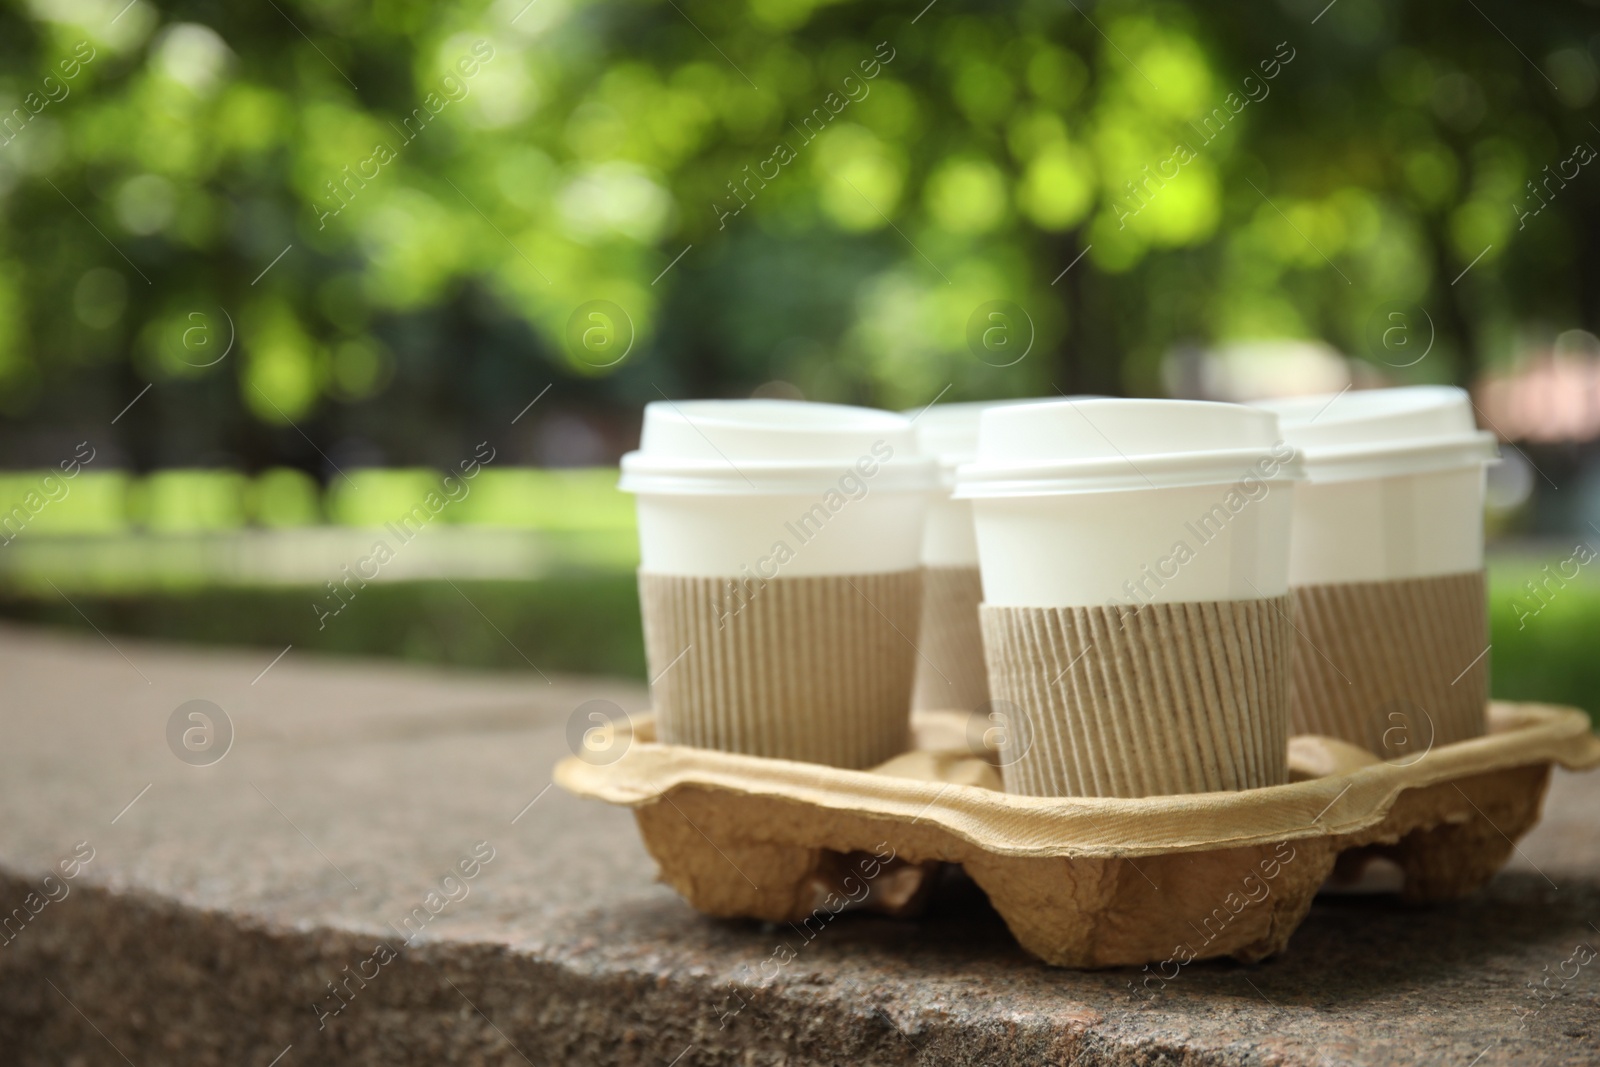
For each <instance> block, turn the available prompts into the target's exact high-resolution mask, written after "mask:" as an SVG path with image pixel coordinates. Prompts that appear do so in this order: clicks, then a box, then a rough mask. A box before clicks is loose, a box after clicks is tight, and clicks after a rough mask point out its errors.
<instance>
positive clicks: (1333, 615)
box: [1289, 570, 1489, 759]
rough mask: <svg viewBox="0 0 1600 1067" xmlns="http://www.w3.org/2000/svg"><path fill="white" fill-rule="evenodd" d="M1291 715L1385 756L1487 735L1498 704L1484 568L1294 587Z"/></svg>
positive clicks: (1301, 726) (1297, 722)
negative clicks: (1493, 700)
mask: <svg viewBox="0 0 1600 1067" xmlns="http://www.w3.org/2000/svg"><path fill="white" fill-rule="evenodd" d="M1292 595H1293V597H1294V617H1295V628H1296V629H1297V630H1298V631H1299V634H1298V635H1297V636H1296V638H1295V652H1294V667H1293V672H1294V685H1293V689H1292V692H1291V696H1290V702H1289V707H1290V716H1291V721H1292V723H1293V726H1294V732H1295V733H1297V734H1321V735H1323V736H1326V737H1336V738H1338V739H1339V740H1341V741H1348V742H1350V743H1351V744H1356V745H1360V746H1361V747H1363V748H1365V749H1367V750H1368V751H1371V752H1374V753H1376V754H1378V755H1380V756H1383V757H1385V758H1390V759H1394V758H1402V759H1406V758H1414V759H1420V758H1421V757H1422V756H1423V754H1425V753H1426V752H1427V751H1429V750H1430V749H1431V748H1433V747H1434V746H1436V745H1447V744H1450V743H1452V742H1455V741H1465V740H1467V739H1468V738H1473V737H1482V736H1483V732H1484V713H1485V710H1484V709H1485V708H1486V707H1487V706H1488V702H1489V657H1488V656H1486V655H1485V654H1484V653H1485V651H1486V650H1487V648H1488V644H1489V637H1488V621H1487V620H1488V607H1487V604H1486V600H1485V592H1484V572H1483V571H1481V570H1479V571H1471V572H1468V573H1465V574H1447V575H1443V576H1440V577H1432V578H1405V579H1400V580H1396V581H1382V582H1341V583H1338V584H1329V585H1305V586H1298V587H1296V588H1295V589H1293V590H1292Z"/></svg>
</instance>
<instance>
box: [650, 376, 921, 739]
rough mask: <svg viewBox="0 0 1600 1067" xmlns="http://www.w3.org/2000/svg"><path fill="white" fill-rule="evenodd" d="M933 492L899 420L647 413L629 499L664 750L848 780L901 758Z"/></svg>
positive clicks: (700, 404) (838, 412)
mask: <svg viewBox="0 0 1600 1067" xmlns="http://www.w3.org/2000/svg"><path fill="white" fill-rule="evenodd" d="M936 485H937V476H936V470H935V464H934V463H933V461H931V460H929V459H927V458H924V457H922V456H920V455H918V453H917V450H916V443H915V434H914V431H913V429H912V427H911V424H910V421H909V420H907V419H906V418H904V417H902V416H900V415H895V414H893V413H890V412H886V411H875V410H871V409H867V408H854V407H845V406H841V405H834V404H811V403H804V402H797V401H784V400H720V401H719V400H702V401H658V402H655V403H651V404H649V405H648V406H647V407H646V408H645V415H644V428H643V431H642V433H641V436H640V445H639V449H638V451H636V452H631V453H629V454H628V455H627V456H624V457H623V460H622V482H621V488H622V489H623V490H624V491H626V492H631V493H634V494H635V496H636V505H637V510H638V517H639V545H640V559H641V565H640V571H639V585H640V600H641V606H642V609H643V614H644V628H645V651H646V659H647V661H648V664H649V670H650V675H651V679H652V680H651V697H652V702H653V703H654V705H655V710H656V715H657V722H658V730H659V733H660V736H661V738H662V739H663V740H664V741H668V742H671V743H677V744H688V745H696V746H699V747H704V748H717V749H722V750H724V751H731V752H742V753H746V754H749V755H758V756H770V757H778V758H785V759H797V760H806V761H810V762H818V763H830V764H834V765H836V766H845V767H866V766H871V765H873V764H875V763H880V762H882V761H883V760H886V759H889V758H890V757H892V756H894V755H896V754H898V753H899V752H901V751H904V749H905V748H906V746H907V743H908V730H909V726H908V722H909V709H910V697H911V684H912V678H913V672H914V661H915V659H916V655H917V653H916V646H915V642H916V639H917V624H918V618H919V612H920V607H921V590H922V576H921V570H920V553H921V544H922V527H923V519H924V515H925V513H926V510H927V506H928V503H929V500H930V499H931V496H932V494H933V493H934V491H935V489H936Z"/></svg>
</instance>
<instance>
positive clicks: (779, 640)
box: [639, 568, 922, 769]
mask: <svg viewBox="0 0 1600 1067" xmlns="http://www.w3.org/2000/svg"><path fill="white" fill-rule="evenodd" d="M639 600H640V604H641V606H642V608H643V614H644V637H645V658H646V660H647V662H648V664H649V669H650V675H651V678H652V679H653V681H652V682H651V686H650V696H651V701H652V703H653V704H654V707H655V713H656V719H657V723H658V724H659V725H658V730H659V733H660V737H661V740H662V741H664V742H667V743H669V744H679V745H693V746H695V747H697V748H710V749H719V750H721V751H723V752H738V753H743V754H745V755H749V756H767V757H772V758H777V759H790V760H803V761H806V762H809V763H824V764H828V765H830V766H834V767H846V768H855V769H860V768H865V767H871V766H873V765H875V764H878V763H882V762H884V761H885V760H888V759H890V758H892V757H894V756H897V755H899V754H900V753H902V752H904V751H906V750H907V749H908V748H909V747H910V744H911V735H910V712H911V684H912V679H913V676H914V670H915V668H914V663H915V660H916V656H917V651H916V646H915V645H914V644H913V642H914V641H916V639H917V624H918V620H919V617H920V611H921V607H922V571H921V569H920V568H919V569H916V570H908V571H898V572H891V573H885V574H855V575H827V576H817V577H795V578H785V577H779V578H773V579H770V580H765V581H763V580H759V579H756V580H752V579H744V578H696V577H685V576H679V575H667V574H651V573H647V572H644V571H641V572H640V574H639Z"/></svg>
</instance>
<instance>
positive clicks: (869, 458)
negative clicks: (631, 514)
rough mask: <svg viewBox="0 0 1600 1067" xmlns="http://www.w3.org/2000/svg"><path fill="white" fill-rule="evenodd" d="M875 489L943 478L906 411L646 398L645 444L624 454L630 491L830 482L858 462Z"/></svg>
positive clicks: (926, 484) (750, 490)
mask: <svg viewBox="0 0 1600 1067" xmlns="http://www.w3.org/2000/svg"><path fill="white" fill-rule="evenodd" d="M863 461H865V463H866V464H870V465H872V467H873V474H872V475H871V476H870V477H871V486H872V489H873V491H875V492H876V491H883V490H889V491H915V492H927V491H930V490H933V489H935V488H937V486H938V476H937V468H936V466H935V464H934V461H933V460H931V459H928V458H926V457H923V456H921V455H920V454H918V452H917V447H916V434H915V431H914V430H913V429H912V426H911V421H910V420H909V419H907V418H905V417H904V416H901V415H896V414H894V413H893V412H889V411H879V410H876V409H874V408H858V407H848V406H845V405H842V404H813V403H809V402H807V401H803V400H657V401H652V402H651V403H649V404H647V405H645V409H644V429H643V431H642V433H641V434H640V437H639V449H638V451H636V452H629V453H628V454H627V455H625V456H623V457H622V481H621V482H620V483H619V485H618V488H620V489H622V490H623V491H624V492H628V493H672V494H683V495H702V494H708V493H709V494H721V493H739V494H775V493H806V492H824V491H826V490H828V489H830V488H833V487H834V486H835V485H836V484H837V482H838V480H839V477H840V474H841V473H842V472H844V471H846V470H848V469H852V468H855V467H856V466H857V465H858V464H862V463H863Z"/></svg>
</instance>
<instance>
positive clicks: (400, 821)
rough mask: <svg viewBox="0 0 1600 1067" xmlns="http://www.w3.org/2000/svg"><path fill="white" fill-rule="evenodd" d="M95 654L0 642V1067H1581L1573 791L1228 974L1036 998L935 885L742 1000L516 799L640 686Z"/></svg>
mask: <svg viewBox="0 0 1600 1067" xmlns="http://www.w3.org/2000/svg"><path fill="white" fill-rule="evenodd" d="M112 640H114V641H115V647H113V646H112V644H111V642H110V641H107V640H104V639H101V638H99V637H95V636H92V635H91V636H88V637H86V638H80V637H68V636H60V635H54V634H48V633H45V632H42V631H32V630H24V629H18V628H11V627H8V628H0V680H3V681H0V812H3V813H4V818H0V926H3V933H0V1063H5V1064H23V1065H32V1064H78V1065H85V1067H89V1065H99V1064H110V1065H120V1064H124V1063H128V1064H137V1065H139V1067H145V1065H148V1064H166V1063H182V1064H240V1065H254V1067H268V1065H277V1067H298V1065H304V1064H390V1065H396V1064H402V1065H406V1064H521V1063H530V1064H536V1065H538V1067H545V1065H546V1064H612V1063H616V1064H648V1065H657V1067H666V1065H669V1064H670V1065H675V1067H697V1065H710V1064H741V1065H754V1064H790V1065H801V1064H843V1063H851V1064H879V1063H882V1064H1011V1063H1018V1064H1074V1063H1076V1064H1082V1065H1085V1067H1088V1065H1092V1064H1224V1063H1243V1064H1412V1063H1416V1064H1423V1063H1426V1064H1435V1063H1438V1064H1459V1065H1461V1067H1490V1065H1495V1064H1510V1063H1527V1064H1594V1063H1600V959H1596V958H1594V949H1596V948H1600V775H1589V776H1576V775H1569V774H1566V773H1563V772H1558V773H1557V774H1556V776H1555V779H1554V782H1553V785H1552V789H1551V795H1550V799H1549V803H1548V806H1547V811H1546V818H1545V820H1544V822H1543V824H1542V825H1540V826H1539V827H1538V828H1537V829H1536V830H1535V831H1534V832H1533V834H1531V835H1530V836H1529V837H1528V838H1527V839H1525V840H1524V841H1523V842H1522V844H1521V847H1520V850H1519V852H1518V854H1517V855H1516V856H1515V858H1514V859H1513V861H1512V863H1511V864H1510V866H1509V867H1508V868H1507V869H1506V870H1505V871H1504V872H1503V873H1502V874H1501V875H1500V876H1498V877H1497V878H1496V879H1495V880H1494V882H1493V883H1492V884H1491V885H1490V886H1489V887H1488V888H1487V889H1486V890H1484V891H1482V892H1480V893H1478V894H1476V895H1474V896H1473V897H1471V898H1470V899H1467V900H1463V901H1460V902H1457V903H1454V904H1449V905H1444V906H1431V907H1427V908H1416V907H1409V906H1405V905H1402V904H1400V903H1398V902H1397V901H1395V900H1394V899H1393V898H1391V897H1386V896H1382V895H1365V896H1337V897H1336V896H1324V897H1321V898H1319V899H1318V902H1317V903H1316V904H1315V905H1314V907H1313V909H1312V911H1311V914H1310V917H1309V918H1308V919H1307V921H1306V923H1305V925H1304V926H1303V927H1301V929H1300V930H1299V932H1298V933H1297V934H1296V936H1295V937H1294V939H1293V941H1292V942H1291V943H1290V947H1289V951H1288V952H1287V953H1286V954H1284V955H1283V956H1280V957H1278V958H1276V959H1273V960H1270V961H1267V962H1266V963H1263V964H1259V965H1256V966H1243V965H1238V964H1216V963H1196V964H1191V965H1190V966H1188V967H1185V968H1183V969H1182V971H1181V972H1180V973H1178V974H1176V975H1175V976H1173V977H1172V978H1171V979H1170V980H1153V981H1146V980H1145V975H1143V974H1141V973H1140V972H1137V971H1134V970H1131V969H1130V970H1122V971H1108V972H1097V973H1079V972H1071V971H1062V970H1052V969H1050V968H1047V967H1045V966H1043V965H1041V964H1039V963H1037V962H1035V961H1034V960H1032V959H1030V958H1029V957H1027V956H1026V955H1024V954H1023V953H1022V951H1021V950H1020V949H1018V948H1017V946H1016V944H1015V942H1014V941H1013V940H1012V939H1011V936H1010V935H1009V933H1008V932H1007V931H1006V929H1005V927H1004V925H1003V924H1002V923H1001V922H1000V921H999V919H998V918H997V917H996V916H995V914H994V913H993V911H992V910H990V909H989V907H988V905H987V903H986V902H985V900H984V898H983V895H982V894H981V893H980V892H979V891H978V890H977V889H976V888H974V887H973V886H972V884H971V883H970V882H968V881H966V880H965V879H964V878H963V877H961V876H960V875H959V874H958V873H954V872H952V873H950V874H948V875H947V876H946V877H945V878H944V880H943V881H942V882H941V884H940V885H939V887H938V891H937V892H936V894H935V895H934V898H933V900H932V903H931V905H930V908H929V911H928V912H927V913H926V914H925V915H923V916H922V917H921V918H919V919H916V920H894V919H888V918H883V917H875V916H867V915H845V916H843V917H841V918H840V919H839V920H837V921H836V922H835V923H833V924H832V925H830V926H829V927H828V928H827V929H826V930H825V931H824V932H823V933H821V934H819V935H817V936H816V938H815V940H813V941H810V942H802V943H799V944H798V946H796V947H794V948H793V951H795V958H794V959H793V960H792V961H790V962H789V963H788V964H787V966H785V967H783V968H781V969H780V970H779V971H778V972H777V973H776V974H772V973H771V971H770V970H768V971H762V970H760V969H759V966H760V964H761V963H762V961H764V960H767V959H768V958H769V957H771V956H772V954H773V951H774V948H775V947H776V946H777V945H778V943H779V942H785V941H786V942H788V943H791V944H792V943H794V942H796V941H797V939H796V938H795V936H794V934H793V933H792V932H791V931H789V930H787V929H779V928H773V927H763V926H762V925H760V924H755V923H739V922H725V921H715V920H711V919H706V918H703V917H701V916H699V915H697V914H696V913H694V912H692V911H691V910H690V909H689V908H688V907H687V906H685V905H684V904H683V903H682V902H681V901H680V900H679V899H678V898H677V897H676V895H674V894H673V893H672V892H671V891H670V890H668V889H666V888H664V887H662V886H660V885H658V884H656V883H655V882H654V880H653V877H654V866H653V864H652V863H651V861H650V860H649V858H648V857H647V856H646V855H645V853H644V851H643V849H642V847H641V846H640V844H639V841H638V837H637V834H636V833H635V830H634V826H633V820H632V817H631V815H630V814H629V813H628V812H626V811H622V810H617V809H613V808H608V807H606V806H603V805H599V804H595V803H589V802H584V801H580V800H577V799H575V798H572V797H570V796H568V795H566V794H565V793H563V792H562V791H561V790H560V789H557V788H549V786H550V768H551V766H552V764H553V763H554V762H555V761H556V760H557V759H558V758H559V757H561V756H562V755H564V754H566V752H567V751H568V740H567V738H568V720H569V717H570V716H571V715H572V714H573V711H574V709H575V708H577V707H578V706H579V705H580V704H582V703H584V702H585V701H589V700H596V699H599V700H609V701H614V702H615V703H616V704H618V705H620V706H621V707H622V708H623V709H626V710H636V709H639V708H642V707H643V706H644V703H645V694H644V691H643V689H642V688H641V687H638V686H635V685H630V684H625V683H618V682H608V681H603V680H585V679H574V678H561V677H554V678H552V679H550V680H546V679H545V678H543V677H541V676H540V675H539V674H537V673H533V672H529V673H528V674H526V675H520V676H504V675H498V676H485V675H474V674H466V673H450V672H447V671H441V670H422V669H416V668H410V667H402V666H395V665H392V664H386V663H370V662H368V663H363V662H350V661H341V662H329V661H319V660H317V659H316V658H314V657H311V656H308V655H305V654H302V653H300V652H299V651H298V650H290V651H289V652H288V654H287V655H285V656H284V657H283V658H282V659H281V660H278V661H276V662H272V664H271V666H270V668H269V662H270V661H272V659H273V656H274V654H275V653H274V651H272V650H268V651H266V652H260V651H239V652H229V653H215V652H196V651H192V650H185V649H181V648H174V647H170V646H158V645H149V644H142V643H139V642H135V641H132V640H130V639H125V638H121V637H117V638H113V639H112ZM529 651H532V652H536V650H529ZM533 658H534V660H535V661H537V655H536V654H535V655H534V656H533ZM264 668H267V669H266V670H265V673H262V672H263V669H264ZM192 700H205V701H211V702H213V703H214V704H216V705H217V706H219V707H220V708H221V709H223V710H224V711H225V712H226V715H227V717H228V720H229V721H230V722H231V723H232V726H233V732H234V736H233V739H232V743H231V747H229V748H228V749H227V753H226V755H225V756H223V757H222V758H220V759H217V760H215V762H212V763H210V765H207V766H196V765H191V763H186V762H184V761H183V760H180V759H179V758H178V756H177V755H175V750H174V747H173V746H174V745H175V746H176V749H177V751H185V752H187V750H186V749H184V748H183V745H182V742H181V740H178V741H174V742H171V743H169V725H170V723H171V720H172V719H173V714H174V711H175V709H177V708H179V706H180V705H183V704H185V703H186V702H189V701H192ZM185 714H186V713H185ZM213 718H215V716H214V715H213ZM196 722H199V720H189V719H187V718H186V717H184V716H180V721H179V727H180V729H179V730H178V733H177V734H176V735H175V736H178V737H179V738H181V735H182V729H184V728H189V725H192V724H193V723H196ZM217 737H220V732H219V733H215V734H213V737H212V739H213V740H215V739H216V738H217ZM191 740H192V741H196V742H204V741H205V740H206V738H205V736H204V734H203V733H202V734H198V735H191ZM200 747H203V745H202V746H200ZM215 752H216V749H215V748H212V749H210V750H209V751H202V752H199V753H190V754H189V758H190V759H191V760H192V761H195V762H202V761H204V760H206V759H211V758H213V757H214V755H215ZM530 802H531V804H530ZM86 857H89V858H87V859H86ZM68 872H70V873H71V875H72V876H71V877H66V874H67V873H68ZM468 872H470V875H469V873H468ZM47 875H48V876H49V877H48V878H47V877H46V876H47ZM430 894H433V895H431V896H430ZM1195 907H1196V910H1197V911H1204V910H1206V909H1207V908H1208V907H1209V904H1207V903H1206V902H1199V901H1197V902H1195ZM408 939H409V943H407V940H408ZM1533 987H1536V988H1537V989H1538V990H1539V995H1538V996H1537V997H1535V996H1534V995H1532V992H1533Z"/></svg>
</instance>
